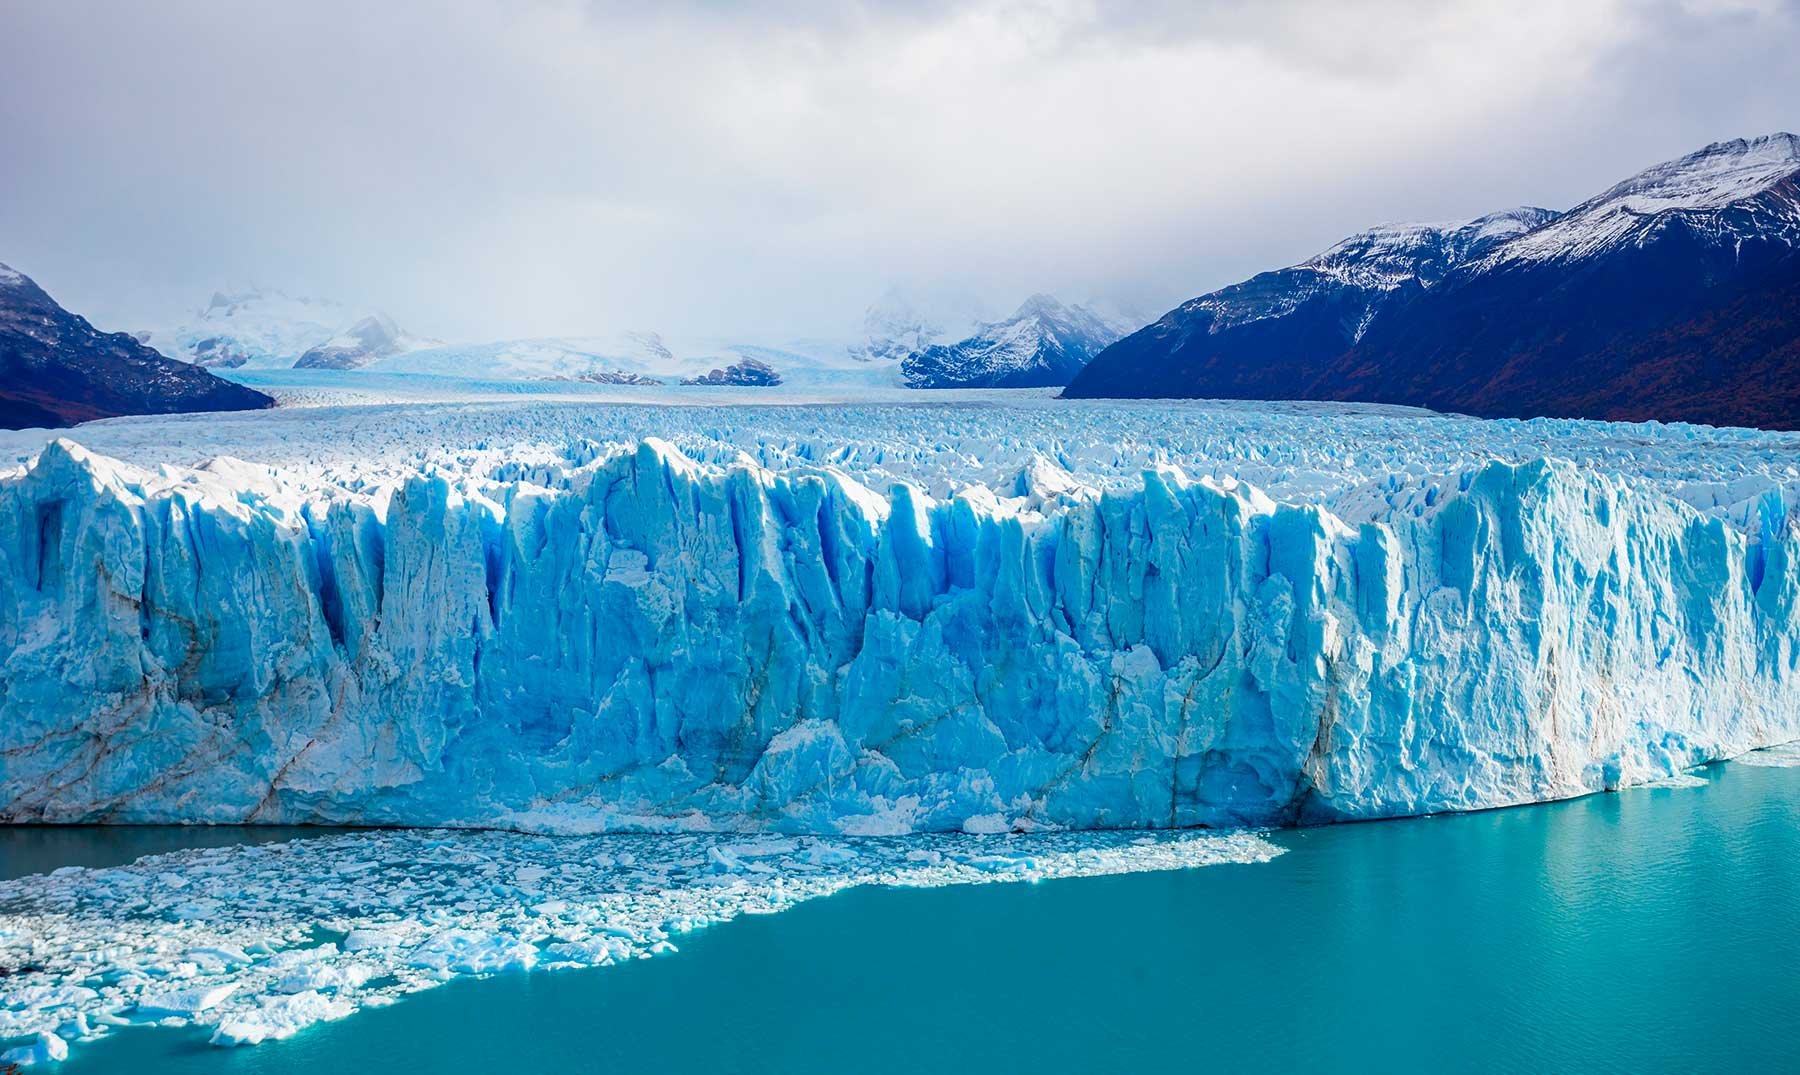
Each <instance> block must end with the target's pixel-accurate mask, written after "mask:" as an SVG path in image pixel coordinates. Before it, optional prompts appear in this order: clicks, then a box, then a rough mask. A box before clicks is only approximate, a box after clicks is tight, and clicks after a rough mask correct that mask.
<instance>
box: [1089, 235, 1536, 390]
mask: <svg viewBox="0 0 1800 1075" xmlns="http://www.w3.org/2000/svg"><path fill="white" fill-rule="evenodd" d="M1555 216H1556V214H1555V213H1553V212H1551V211H1550V210H1548V209H1539V208H1535V207H1532V206H1522V207H1519V208H1517V209H1508V210H1504V211H1502V212H1498V213H1491V214H1489V215H1487V216H1483V217H1477V218H1475V219H1474V220H1467V221H1454V222H1449V223H1438V224H1384V225H1381V226H1379V227H1375V228H1371V229H1369V230H1368V231H1364V232H1359V233H1358V234H1356V235H1352V236H1350V237H1349V238H1347V239H1345V240H1343V241H1342V242H1339V243H1337V244H1336V245H1334V246H1332V247H1331V248H1330V249H1328V250H1326V251H1324V252H1323V253H1320V254H1317V255H1315V256H1313V257H1311V258H1308V259H1307V260H1305V261H1303V262H1301V263H1299V264H1298V265H1293V266H1290V267H1288V268H1285V269H1276V270H1274V271H1272V272H1265V273H1261V274H1259V275H1257V276H1254V277H1251V278H1250V279H1249V280H1245V281H1244V282H1243V283H1239V284H1233V285H1231V286H1230V287H1226V288H1222V289H1220V290H1218V291H1214V292H1212V293H1210V294H1207V295H1202V296H1200V297H1199V298H1197V299H1191V300H1189V301H1188V302H1185V303H1183V304H1182V305H1181V306H1179V307H1177V308H1176V309H1175V310H1172V311H1170V312H1169V313H1168V314H1166V315H1165V316H1164V317H1162V318H1161V319H1160V320H1158V321H1156V322H1155V323H1153V324H1151V325H1149V326H1147V327H1145V328H1143V329H1142V330H1140V331H1138V332H1137V333H1135V334H1133V335H1130V336H1128V337H1126V338H1125V339H1123V340H1121V341H1120V342H1119V343H1118V344H1116V345H1114V346H1113V347H1112V348H1110V349H1109V350H1108V351H1107V352H1106V354H1105V356H1104V358H1103V359H1102V360H1100V361H1097V362H1096V363H1095V367H1094V368H1092V369H1090V370H1089V371H1088V372H1087V373H1086V374H1085V375H1084V376H1080V377H1077V378H1075V379H1074V380H1073V382H1072V383H1071V384H1070V386H1069V394H1070V395H1072V396H1088V395H1102V396H1103V395H1169V396H1190V395H1223V396H1236V397H1247V398H1255V399H1280V398H1285V397H1286V396H1287V395H1291V394H1292V392H1293V390H1294V375H1295V371H1296V370H1310V369H1312V368H1313V367H1315V366H1317V365H1319V364H1322V363H1324V362H1326V361H1328V360H1330V359H1331V358H1333V357H1335V356H1337V355H1339V354H1341V353H1342V352H1343V351H1344V350H1345V349H1346V348H1348V347H1350V346H1352V345H1354V344H1355V343H1356V341H1357V340H1359V339H1361V338H1362V334H1363V333H1364V332H1365V331H1366V330H1367V329H1368V327H1369V324H1370V323H1371V322H1372V321H1373V320H1374V319H1375V316H1376V314H1377V313H1379V312H1380V311H1381V310H1382V309H1384V308H1386V307H1388V306H1390V305H1391V304H1393V303H1394V302H1396V301H1398V300H1402V299H1405V298H1408V297H1410V296H1411V295H1413V294H1415V293H1417V292H1419V291H1422V290H1424V289H1425V288H1428V287H1431V286H1433V285H1435V284H1437V283H1438V282H1439V281H1440V280H1442V279H1443V278H1444V276H1445V274H1447V273H1448V272H1450V271H1451V270H1452V269H1454V268H1455V267H1456V266H1458V265H1460V264H1462V263H1464V262H1465V261H1468V260H1469V259H1471V258H1475V257H1480V256H1482V255H1483V254H1486V253H1487V252H1488V251H1490V250H1492V249H1494V248H1495V247H1496V246H1498V245H1500V244H1502V243H1504V242H1506V241H1507V240H1509V239H1512V238H1515V237H1517V236H1519V235H1522V234H1524V233H1526V232H1528V231H1530V230H1531V229H1532V228H1535V227H1539V226H1541V225H1543V224H1544V223H1545V222H1547V221H1549V220H1552V219H1554V218H1555ZM1214 383H1218V384H1221V385H1222V386H1228V388H1227V390H1225V391H1204V392H1193V391H1185V390H1184V389H1186V388H1188V387H1189V386H1192V385H1198V384H1208V385H1210V384H1214ZM1126 386H1129V387H1130V388H1131V389H1133V390H1130V391H1122V390H1120V389H1121V388H1122V387H1126Z"/></svg>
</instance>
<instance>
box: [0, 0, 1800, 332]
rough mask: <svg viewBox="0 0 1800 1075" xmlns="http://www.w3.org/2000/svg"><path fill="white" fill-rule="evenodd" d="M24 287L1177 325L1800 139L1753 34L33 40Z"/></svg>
mask: <svg viewBox="0 0 1800 1075" xmlns="http://www.w3.org/2000/svg"><path fill="white" fill-rule="evenodd" d="M0 20H3V21H4V23H5V26H4V32H0V146H3V147H4V153H3V154H0V260H6V261H8V262H9V263H12V264H15V265H18V266H19V267H20V268H22V269H24V270H26V271H28V272H31V273H33V274H34V275H36V276H37V277H38V278H39V279H40V280H41V282H43V283H44V284H45V285H46V286H47V287H49V288H50V289H51V290H52V292H53V293H54V294H57V295H58V296H59V297H61V298H63V299H64V300H65V301H67V302H68V303H69V304H70V305H71V306H72V307H74V308H76V309H80V310H82V311H84V312H88V313H90V314H91V315H92V316H94V318H95V319H96V320H97V321H99V322H100V323H101V324H103V325H105V326H107V327H136V326H140V325H145V324H153V323H156V322H157V321H158V320H166V319H167V318H168V316H169V315H170V314H171V313H173V312H174V311H175V310H178V309H180V308H182V307H186V306H191V305H196V304H199V303H202V302H204V301H205V298H206V296H207V295H208V294H210V292H211V291H212V289H213V288H214V287H216V286H219V285H220V284H222V283H225V282H228V281H240V282H242V281H249V280H254V281H258V282H262V283H266V284H271V285H276V286H283V287H286V288H290V289H294V290H301V291H310V292H314V293H322V294H330V295H335V296H337V297H340V298H341V299H343V300H345V301H347V302H350V303H352V304H355V305H373V306H380V307H384V308H386V309H388V310H389V311H390V312H392V313H393V314H394V315H395V316H396V317H398V318H399V319H400V320H401V321H402V322H403V323H406V324H408V325H409V326H411V327H413V328H415V329H416V330H418V331H421V332H425V333H429V334H434V335H440V336H445V337H451V338H477V337H491V336H502V335H529V334H548V333H575V332H598V331H608V330H613V329H617V328H629V327H654V328H660V329H663V330H665V331H683V330H685V331H692V332H726V331H747V332H771V333H795V334H821V333H829V332H836V331H839V330H846V331H847V330H849V329H851V328H853V327H854V325H855V324H856V323H857V321H858V319H859V318H860V312H861V307H862V306H863V305H864V304H865V303H867V302H868V301H870V300H872V299H874V298H875V297H876V296H878V295H879V294H880V293H881V292H882V291H883V290H885V288H886V287H887V286H888V285H889V284H890V283H895V282H899V283H912V284H920V285H937V284H940V283H943V282H945V281H950V282H953V283H955V284H956V285H957V286H965V287H968V288H970V289H972V290H975V291H977V292H979V293H980V294H981V295H982V296H983V297H984V298H985V299H987V300H988V301H989V302H990V303H992V304H993V305H995V306H997V307H1004V306H1007V305H1009V304H1011V303H1013V302H1016V301H1017V299H1018V298H1019V297H1020V296H1023V295H1025V294H1028V293H1030V292H1033V291H1039V290H1052V291H1057V292H1060V293H1063V294H1065V295H1068V296H1070V297H1073V298H1083V297H1088V296H1093V295H1106V296H1111V297H1114V298H1116V299H1120V300H1123V301H1127V302H1133V303H1137V304H1141V305H1146V306H1157V305H1166V304H1169V303H1173V302H1175V301H1178V300H1179V299H1181V298H1184V297H1187V296H1189V295H1192V294H1195V293H1198V292H1200V291H1203V290H1206V289H1209V288H1211V287H1215V286H1218V285H1220V284H1222V283H1226V282H1229V281H1230V280H1232V279H1235V278H1237V277H1239V276H1242V275H1245V274H1247V273H1249V272H1253V271H1255V270H1257V269H1260V268H1264V267H1268V266H1271V265H1275V264H1281V263H1285V262H1289V261H1292V260H1295V259H1297V258H1299V257H1304V256H1305V255H1307V254H1309V253H1311V252H1312V251H1313V250H1315V249H1318V248H1320V247H1323V246H1325V245H1327V244H1329V243H1330V242H1331V241H1333V240H1334V239H1336V238H1337V237H1339V236H1340V235H1342V234H1344V233H1347V232H1349V231H1352V230H1355V229H1357V228H1359V227H1362V226H1365V225H1367V224H1370V223H1374V222H1376V221H1379V220H1386V219H1397V218H1407V217H1412V218H1441V217H1450V216H1459V215H1475V214H1477V213H1480V212H1484V211H1487V210H1489V209H1493V208H1498V207H1501V206H1505V205H1512V204H1519V203H1527V202H1529V203H1537V204H1547V205H1566V204H1570V203H1572V202H1574V201H1576V200H1578V199H1579V198H1581V197H1583V196H1585V195H1587V194H1590V193H1593V192H1594V191H1596V190H1598V189H1600V188H1602V187H1604V186H1606V185H1607V184H1608V183H1610V182H1611V181H1612V180H1614V179H1616V178H1618V177H1619V176H1621V175H1623V174H1625V173H1626V172H1629V171H1632V170H1634V169H1636V168H1638V167H1641V166H1643V165H1645V164H1648V163H1650V162H1653V161H1655V160H1658V159H1662V158H1665V157H1667V156H1670V155H1672V154H1676V153H1680V152H1683V151H1685V150H1687V149H1690V148H1693V147H1694V146H1697V145H1699V144H1701V143H1704V142H1706V141H1710V140H1713V139H1716V138H1725V137H1733V136H1737V135H1743V134H1753V133H1761V132H1763V131H1767V130H1772V129H1778V128H1790V129H1791V128H1793V127H1796V126H1800V114H1797V113H1800V103H1797V102H1800V71H1797V70H1796V68H1797V66H1800V65H1794V64H1793V63H1792V62H1791V54H1792V48H1793V45H1794V43H1795V41H1796V36H1797V35H1796V25H1797V22H1796V14H1795V5H1794V4H1793V3H1788V2H1766V3H1759V2H1755V0H1666V2H1665V0H1644V2H1632V0H1595V2H1593V3H1585V4H1580V5H1569V4H1562V3H1550V2H1523V3H1508V4H1500V3H1489V2H1486V0H1470V2H1466V3H1459V4H1443V3H1425V2H1423V0H1376V2H1373V3H1370V4H1358V5H1345V4H1328V3H1324V2H1322V0H1283V2H1276V3H1259V4H1250V3H1230V2H1226V0H1212V2H1207V3H1198V4H1177V3H1173V2H1169V3H1160V2H1144V3H1135V4H1124V5H1120V4H1101V3H1081V2H1075V0H1067V2H1057V0H1038V2H1008V3H993V4H981V5H961V4H949V3H936V4H927V5H920V4H902V3H863V4H850V5H840V4H825V3H811V2H803V0H789V2H784V3H777V4H770V5H757V6H753V7H747V6H741V5H727V4H722V3H692V4H667V5H628V4H622V3H610V2H606V3H601V2H593V3H575V2H551V0H539V2H531V3H524V4H505V3H499V2H491V3H490V2H476V0H465V2H461V3H456V4H450V5H440V4H426V3H422V2H414V0H393V2H388V3H382V4H352V3H348V2H341V0H330V2H316V3H315V2H309V3H298V2H296V3H269V4H257V5H226V4H217V3H202V2H194V0H172V2H169V3H163V4H157V5H145V4H136V3H128V2H124V0H119V2H101V0H87V2H77V3H67V4H36V5H33V4H14V5H9V6H8V7H7V10H6V12H5V14H4V15H0Z"/></svg>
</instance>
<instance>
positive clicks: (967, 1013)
mask: <svg viewBox="0 0 1800 1075" xmlns="http://www.w3.org/2000/svg"><path fill="white" fill-rule="evenodd" d="M1703 775H1704V776H1705V777H1706V778H1707V780H1708V783H1707V785H1706V786H1705V787H1702V788H1670V789H1635V790H1629V791H1626V792H1623V793H1620V794H1616V795H1600V796H1594V797H1591V798H1587V799H1581V800H1577V801H1573V802H1567V803H1557V804H1552V805H1546V806H1535V807H1524V808H1518V809H1512V810H1499V811H1490V812H1486V813H1479V814H1468V815H1461V816H1450V817H1438V818H1426V819H1417V820H1406V821H1388V822H1376V823H1369V824H1359V825H1343V826H1336V827H1330V828H1321V829H1311V830H1303V831H1294V832H1285V833H1279V834H1277V835H1276V836H1275V837H1274V839H1275V841H1276V842H1278V843H1280V844H1282V845H1283V846H1285V847H1287V848H1288V849H1289V853H1288V854H1285V855H1282V856H1280V857H1278V858H1276V859H1275V860H1274V861H1272V862H1268V863H1263V864H1256V865H1229V866H1213V867H1207V868H1204V869H1197V870H1189V871H1184V872H1175V873H1150V874H1134V875H1126V876H1116V877H1101V878H1083V879H1075V880H1063V881H1052V882H1047V883H1044V884H1039V885H983V886H976V887H960V888H937V889H857V890H853V891H850V892H847V893H844V894H841V895H838V896H834V897H831V898H828V899H824V900H817V901H813V902H810V903H806V904H803V905H801V906H800V907H798V908H796V909H793V910H791V911H787V912H784V913H781V914H777V915H771V916H764V917H748V918H744V919H740V920H738V921H735V922H731V923H728V924H726V925H722V926H718V927H715V928H712V929H708V930H704V931H701V932H700V933H697V934H693V935H689V936H687V937H686V938H684V939H683V940H682V943H681V952H680V954H678V955H674V956H668V957H664V958H658V959H653V960H644V961H637V962H633V963H630V964H628V965H625V966H622V967H614V968H605V969H598V970H580V971H564V972H540V973H531V974H524V973H518V974H509V975H501V976H497V977H493V978H488V979H485V980H465V981H458V982H454V983H452V984H450V985H447V986H444V987H442V988H439V989H435V990H431V991H429V992H426V993H422V994H418V995H416V996H412V997H409V998H406V999H404V1000H402V1001H401V1002H399V1003H397V1004H395V1005H393V1006H391V1007H387V1008H382V1009H377V1010H370V1011H365V1012H362V1013H359V1014H357V1015H354V1016H352V1017H350V1018H348V1019H345V1020H343V1021H341V1022H337V1023H329V1024H323V1025H320V1026H316V1027H313V1028H311V1029H309V1030H307V1031H305V1032H303V1033H302V1034H300V1035H299V1036H298V1037H296V1038H294V1039H292V1040H290V1041H287V1042H283V1043H278V1044H271V1045H264V1046H260V1047H256V1048H250V1049H236V1050H225V1049H217V1048H213V1047H211V1046H208V1045H206V1044H205V1043H204V1041H205V1035H204V1033H200V1032H164V1031H157V1030H148V1029H133V1030H126V1031H122V1032H120V1033H117V1034H114V1035H113V1036H111V1037H110V1038H107V1039H104V1040H101V1041H99V1042H95V1043H90V1044H86V1045H83V1046H80V1047H78V1048H77V1050H76V1052H75V1056H74V1057H73V1059H72V1060H71V1061H70V1062H69V1063H67V1064H64V1065H62V1067H61V1069H60V1070H61V1071H62V1072H65V1073H67V1075H98V1073H124V1072H132V1073H142V1072H193V1073H212V1072H218V1073H227V1072H229V1073H252V1072H256V1073H265V1072H266V1073H276V1072H309V1073H317V1072H361V1071H382V1072H413V1071H445V1072H526V1073H538V1072H543V1073H548V1072H579V1071H605V1072H658V1073H664V1072H669V1073H688V1072H709V1073H719V1072H790V1073H791V1072H798V1073H809V1072H908V1073H914V1072H922V1071H923V1072H939V1071H985V1072H1015V1071H1016V1072H1064V1071H1130V1072H1137V1071H1189V1072H1191V1071H1237V1070H1296V1069H1302V1068H1304V1069H1310V1070H1313V1071H1387V1070H1437V1071H1443V1070H1513V1071H1552V1070H1556V1071H1568V1070H1578V1069H1579V1070H1626V1069H1632V1070H1647V1069H1659V1070H1667V1069H1681V1070H1783V1069H1788V1070H1791V1069H1792V1068H1793V1067H1794V1066H1795V1065H1796V1063H1797V1062H1796V1060H1795V1054H1796V1049H1797V1048H1800V1041H1797V1040H1796V1034H1795V1031H1794V1028H1795V1026H1796V1018H1797V1017H1800V768H1758V767H1751V766H1748V765H1742V764H1732V765H1726V766H1715V767H1713V768H1711V769H1708V770H1706V771H1705V772H1704V774H1703ZM221 833H223V836H224V838H232V836H231V833H230V832H229V831H228V830H177V831H175V832H173V833H172V832H171V831H170V830H161V829H146V830H121V829H112V830H91V829H82V830H60V831H56V830H41V829H21V830H13V831H11V832H8V833H5V834H4V835H0V862H4V863H5V864H6V865H7V868H9V869H12V868H13V867H14V866H15V865H16V864H17V863H19V862H27V863H29V864H30V865H31V866H33V867H34V868H39V869H42V868H47V867H48V866H51V865H54V864H55V862H54V860H55V859H57V858H61V859H62V860H63V861H67V862H79V863H82V864H96V865H97V864H101V863H102V862H103V861H120V860H121V857H123V858H125V859H128V858H130V857H132V853H134V852H135V853H139V854H141V853H149V852H152V851H158V850H167V849H168V847H169V846H170V841H172V840H179V839H181V838H183V837H184V836H185V837H187V838H190V839H195V838H197V839H201V840H211V839H217V838H220V834H221ZM295 835H300V836H304V835H306V831H305V830H301V831H300V832H299V833H297V834H296V833H294V832H291V831H287V832H260V833H257V834H255V838H259V839H261V838H289V837H292V836H295ZM134 840H141V841H143V843H142V845H141V846H142V849H141V850H137V849H136V848H135V847H133V846H132V843H133V841H134ZM96 847H97V848H99V850H96ZM27 856H31V857H27Z"/></svg>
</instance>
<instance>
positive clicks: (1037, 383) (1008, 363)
mask: <svg viewBox="0 0 1800 1075" xmlns="http://www.w3.org/2000/svg"><path fill="white" fill-rule="evenodd" d="M1121 335H1123V330H1122V329H1121V328H1120V326H1118V325H1117V324H1115V323H1113V322H1111V321H1108V320H1107V319H1105V318H1103V317H1101V316H1100V315H1098V314H1096V313H1094V312H1093V311H1092V310H1089V309H1087V308H1086V307H1083V306H1064V305H1063V304H1062V303H1060V302H1058V301H1057V300H1056V299H1054V298H1052V297H1050V296H1049V295H1033V296H1032V297H1031V298H1029V299H1026V300H1025V303H1024V305H1022V306H1020V307H1019V309H1018V311H1017V312H1016V313H1014V314H1013V316H1012V317H1010V318H1008V319H1007V320H1005V321H996V322H992V323H990V324H985V325H982V326H981V327H980V329H979V330H978V331H977V332H976V333H975V334H974V335H972V336H970V337H969V338H968V339H966V340H961V341H958V342H957V343H952V344H938V345H935V346H932V347H927V348H925V349H924V350H922V351H917V352H914V353H913V354H911V355H908V356H907V357H906V358H905V359H904V360H903V361H902V362H901V364H900V370H901V376H902V378H903V379H904V381H905V383H906V385H907V386H908V387H909V388H1048V387H1055V386H1057V385H1064V384H1067V383H1069V378H1071V377H1073V376H1075V374H1077V373H1078V372H1080V371H1081V368H1082V367H1083V366H1085V365H1087V363H1088V360H1089V359H1091V358H1093V357H1094V356H1095V355H1096V354H1098V353H1099V352H1100V350H1101V349H1102V348H1104V347H1105V346H1106V345H1107V344H1109V343H1111V342H1113V341H1114V340H1116V339H1118V338H1119V337H1120V336H1121Z"/></svg>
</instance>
